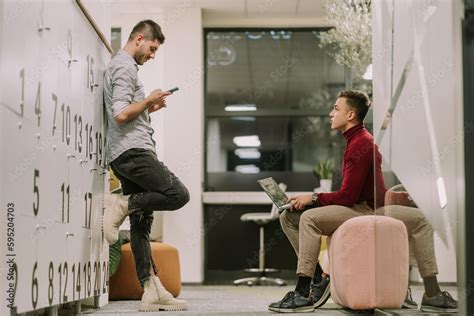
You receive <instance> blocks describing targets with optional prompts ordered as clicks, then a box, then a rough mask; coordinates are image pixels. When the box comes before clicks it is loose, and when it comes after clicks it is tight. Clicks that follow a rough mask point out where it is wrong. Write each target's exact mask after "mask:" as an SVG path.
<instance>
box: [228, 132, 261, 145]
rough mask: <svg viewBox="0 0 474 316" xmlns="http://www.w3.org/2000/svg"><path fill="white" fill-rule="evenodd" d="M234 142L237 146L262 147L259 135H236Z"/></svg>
mask: <svg viewBox="0 0 474 316" xmlns="http://www.w3.org/2000/svg"><path fill="white" fill-rule="evenodd" d="M233 142H234V144H235V145H236V146H237V147H260V145H261V144H262V143H261V142H260V139H259V138H258V136H257V135H249V136H236V137H234V138H233Z"/></svg>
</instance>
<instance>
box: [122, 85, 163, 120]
mask: <svg viewBox="0 0 474 316" xmlns="http://www.w3.org/2000/svg"><path fill="white" fill-rule="evenodd" d="M170 94H171V93H170V92H168V91H161V90H153V91H152V92H151V93H150V95H149V96H148V97H146V98H145V99H144V100H143V101H141V102H137V103H132V104H129V105H128V106H127V107H126V108H125V109H124V110H123V111H122V112H120V113H119V114H118V115H116V116H115V121H116V122H117V123H118V124H125V123H127V122H129V121H131V120H134V119H135V118H137V117H138V116H139V115H140V114H142V113H143V111H145V110H148V108H149V107H151V106H154V105H157V107H158V108H160V105H163V104H164V98H165V97H166V96H167V95H170ZM155 111H156V109H155Z"/></svg>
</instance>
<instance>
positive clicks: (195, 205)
mask: <svg viewBox="0 0 474 316" xmlns="http://www.w3.org/2000/svg"><path fill="white" fill-rule="evenodd" d="M143 19H153V20H154V21H155V22H157V23H158V24H160V26H161V27H162V29H163V33H164V35H165V37H166V40H165V43H164V44H163V45H162V46H161V47H160V48H159V50H158V54H157V57H156V58H155V60H153V61H151V62H148V63H147V64H145V65H144V66H143V67H142V68H141V69H140V71H139V77H140V79H141V81H142V83H143V85H144V88H145V92H146V93H147V94H148V93H149V92H150V91H151V90H153V89H156V88H161V89H169V88H172V87H175V86H179V88H180V90H179V91H178V92H176V93H174V94H173V95H172V96H170V97H169V98H168V99H167V108H166V109H163V110H161V111H159V112H157V113H155V114H153V115H152V126H153V128H154V129H155V140H156V142H157V152H158V157H159V159H161V160H162V161H163V162H164V163H165V164H166V165H167V166H168V168H169V169H170V170H171V171H172V172H174V173H175V174H176V175H177V176H178V177H179V178H180V179H181V181H182V182H183V183H184V184H185V185H186V186H187V188H188V189H189V192H190V195H191V201H190V202H189V203H188V204H187V205H186V206H184V207H183V208H182V209H180V210H178V211H176V212H165V213H164V215H163V241H164V242H165V243H169V244H171V245H173V246H175V247H177V248H178V250H179V253H180V261H181V277H182V281H183V282H192V283H194V282H202V281H203V278H204V273H203V271H204V268H203V266H204V259H203V258H204V257H203V234H202V230H201V226H202V222H203V220H202V214H203V211H202V199H201V195H202V182H203V159H204V158H203V157H204V150H203V143H204V140H203V138H204V121H203V117H204V86H203V85H204V80H203V78H204V75H203V59H204V55H203V31H202V18H201V9H200V8H187V7H182V6H181V7H177V8H167V9H157V11H156V12H143V14H141V13H140V14H136V13H134V14H127V13H125V12H122V13H120V14H114V15H113V22H112V25H113V26H114V27H121V28H122V44H124V43H125V42H126V40H127V38H128V35H129V34H130V31H131V30H132V28H133V26H134V25H135V24H136V23H137V22H138V21H140V20H143ZM122 46H123V45H122Z"/></svg>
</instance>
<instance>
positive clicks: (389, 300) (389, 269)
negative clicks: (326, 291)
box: [329, 215, 408, 310]
mask: <svg viewBox="0 0 474 316" xmlns="http://www.w3.org/2000/svg"><path fill="white" fill-rule="evenodd" d="M329 270H330V275H331V297H332V299H333V301H334V302H335V303H337V304H339V305H342V306H345V307H349V308H351V309H354V310H357V309H374V308H399V307H400V306H401V305H402V303H403V301H404V299H405V295H406V291H407V287H408V237H407V230H406V227H405V225H404V224H403V222H402V221H399V220H397V219H393V218H390V217H386V216H372V215H367V216H358V217H355V218H352V219H350V220H348V221H346V222H345V223H344V224H342V225H341V226H340V227H339V228H338V229H337V230H336V231H335V232H334V234H333V235H332V236H331V238H330V242H329Z"/></svg>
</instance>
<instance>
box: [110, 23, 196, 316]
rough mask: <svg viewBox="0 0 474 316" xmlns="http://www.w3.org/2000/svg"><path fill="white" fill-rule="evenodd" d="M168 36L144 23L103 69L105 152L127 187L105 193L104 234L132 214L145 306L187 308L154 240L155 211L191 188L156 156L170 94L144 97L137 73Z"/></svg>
mask: <svg viewBox="0 0 474 316" xmlns="http://www.w3.org/2000/svg"><path fill="white" fill-rule="evenodd" d="M164 41H165V37H164V35H163V33H162V31H161V28H160V26H159V25H158V24H156V23H155V22H154V21H151V20H145V21H141V22H139V23H138V24H137V25H135V27H134V28H133V30H132V33H131V34H130V37H129V38H128V41H127V44H126V45H125V47H124V48H123V49H121V50H120V51H118V52H117V55H116V56H115V57H114V58H113V59H112V60H111V62H110V63H109V65H108V66H107V69H106V70H105V74H104V100H105V107H106V110H107V123H108V127H107V144H106V154H107V160H108V163H109V165H110V166H111V168H112V170H113V171H114V173H115V175H116V176H117V178H118V179H119V180H120V183H121V184H122V192H123V195H122V194H120V195H119V194H109V195H106V196H105V197H104V207H105V214H104V223H103V224H104V234H105V238H106V240H107V242H108V243H109V244H114V243H115V242H116V241H117V240H118V232H119V227H120V225H121V224H122V222H123V221H124V220H125V218H126V217H127V216H130V232H131V238H130V239H131V241H130V242H131V247H132V252H133V257H134V259H135V266H136V273H137V277H138V280H139V281H140V284H141V286H142V287H143V288H144V294H143V297H142V300H141V306H140V310H142V311H159V310H185V309H186V302H185V301H183V300H177V299H175V298H174V297H173V296H172V295H171V293H169V292H168V291H167V290H166V289H165V288H164V286H163V285H162V284H161V282H160V279H159V278H158V276H157V275H156V274H157V273H158V271H157V268H156V266H155V264H154V263H153V259H152V256H151V249H150V239H149V234H150V230H151V224H152V222H153V211H164V210H177V209H179V208H181V207H183V206H184V205H185V204H186V203H187V202H188V201H189V193H188V190H187V189H186V187H185V186H184V185H183V184H182V183H181V181H180V180H179V179H178V178H177V177H176V176H175V175H174V174H173V173H172V172H171V171H170V170H168V168H167V167H166V166H165V165H164V164H163V163H162V162H161V161H159V160H158V159H157V156H156V151H155V142H154V140H153V138H152V135H153V129H152V128H151V126H150V114H151V113H153V112H155V111H158V110H160V109H162V108H164V107H166V97H167V96H168V95H170V94H171V93H170V92H167V91H161V90H159V89H158V90H153V91H152V92H151V93H150V95H149V96H148V97H145V92H144V90H143V86H142V84H141V82H140V79H139V78H138V65H143V64H144V63H145V62H147V61H148V60H150V59H154V58H155V55H156V52H157V50H158V48H159V47H160V45H161V44H163V43H164ZM152 269H153V270H152Z"/></svg>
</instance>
